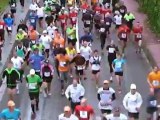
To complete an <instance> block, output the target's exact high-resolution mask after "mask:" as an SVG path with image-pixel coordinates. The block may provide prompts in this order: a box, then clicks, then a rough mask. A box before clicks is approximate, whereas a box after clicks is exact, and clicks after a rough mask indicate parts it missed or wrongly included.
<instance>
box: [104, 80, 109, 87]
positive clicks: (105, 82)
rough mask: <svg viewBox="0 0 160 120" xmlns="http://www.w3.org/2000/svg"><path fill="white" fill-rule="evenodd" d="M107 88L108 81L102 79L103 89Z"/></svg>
mask: <svg viewBox="0 0 160 120" xmlns="http://www.w3.org/2000/svg"><path fill="white" fill-rule="evenodd" d="M108 88H109V81H108V80H104V81H103V89H108Z"/></svg>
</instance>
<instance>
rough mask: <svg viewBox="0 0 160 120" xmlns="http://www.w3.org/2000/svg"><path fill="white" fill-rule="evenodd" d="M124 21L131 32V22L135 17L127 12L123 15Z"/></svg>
mask: <svg viewBox="0 0 160 120" xmlns="http://www.w3.org/2000/svg"><path fill="white" fill-rule="evenodd" d="M124 20H125V21H126V23H127V26H128V28H129V29H130V30H132V27H133V21H134V20H135V16H134V15H133V14H132V13H131V12H127V13H126V14H125V15H124Z"/></svg>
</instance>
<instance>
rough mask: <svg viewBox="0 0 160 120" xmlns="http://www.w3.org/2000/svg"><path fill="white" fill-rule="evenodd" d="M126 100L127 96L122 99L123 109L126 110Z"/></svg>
mask: <svg viewBox="0 0 160 120" xmlns="http://www.w3.org/2000/svg"><path fill="white" fill-rule="evenodd" d="M127 99H128V95H125V96H124V99H123V106H124V108H125V109H127Z"/></svg>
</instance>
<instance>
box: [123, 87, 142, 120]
mask: <svg viewBox="0 0 160 120" xmlns="http://www.w3.org/2000/svg"><path fill="white" fill-rule="evenodd" d="M142 102H143V100H142V97H141V95H140V93H139V92H137V89H136V85H135V84H131V86H130V92H128V93H127V94H126V95H125V97H124V99H123V106H124V108H125V109H126V110H127V111H128V117H129V119H130V120H135V119H139V112H140V108H141V105H142Z"/></svg>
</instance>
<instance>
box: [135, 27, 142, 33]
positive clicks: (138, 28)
mask: <svg viewBox="0 0 160 120" xmlns="http://www.w3.org/2000/svg"><path fill="white" fill-rule="evenodd" d="M142 31H143V27H142V26H139V27H137V26H135V27H133V32H134V33H142Z"/></svg>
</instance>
